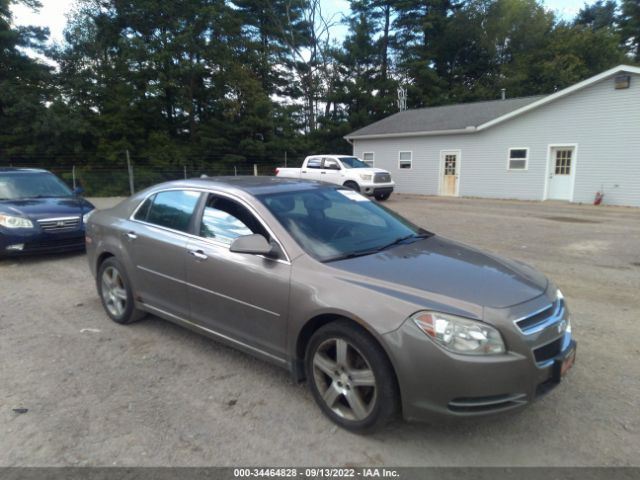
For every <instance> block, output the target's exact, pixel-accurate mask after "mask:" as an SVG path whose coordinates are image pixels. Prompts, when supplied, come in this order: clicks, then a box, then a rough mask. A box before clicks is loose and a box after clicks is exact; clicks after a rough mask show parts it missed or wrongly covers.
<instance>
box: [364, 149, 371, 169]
mask: <svg viewBox="0 0 640 480" xmlns="http://www.w3.org/2000/svg"><path fill="white" fill-rule="evenodd" d="M362 161H363V162H364V163H366V164H367V165H369V166H370V167H373V152H364V153H363V154H362Z"/></svg>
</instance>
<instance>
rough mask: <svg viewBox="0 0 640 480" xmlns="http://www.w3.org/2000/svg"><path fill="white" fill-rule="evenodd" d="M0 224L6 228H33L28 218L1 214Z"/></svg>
mask: <svg viewBox="0 0 640 480" xmlns="http://www.w3.org/2000/svg"><path fill="white" fill-rule="evenodd" d="M0 225H1V226H3V227H5V228H33V223H32V222H31V220H29V219H28V218H24V217H14V216H11V215H4V214H0Z"/></svg>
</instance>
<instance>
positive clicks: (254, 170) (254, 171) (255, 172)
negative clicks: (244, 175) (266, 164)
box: [253, 163, 258, 177]
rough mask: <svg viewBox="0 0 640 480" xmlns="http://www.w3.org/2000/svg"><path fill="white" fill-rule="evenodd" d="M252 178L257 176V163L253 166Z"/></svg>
mask: <svg viewBox="0 0 640 480" xmlns="http://www.w3.org/2000/svg"><path fill="white" fill-rule="evenodd" d="M253 176H254V177H257V176H258V164H257V163H254V164H253Z"/></svg>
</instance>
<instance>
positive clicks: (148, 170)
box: [0, 158, 304, 197]
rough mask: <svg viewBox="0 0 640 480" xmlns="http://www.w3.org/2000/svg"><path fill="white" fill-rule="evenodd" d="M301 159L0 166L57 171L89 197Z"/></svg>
mask: <svg viewBox="0 0 640 480" xmlns="http://www.w3.org/2000/svg"><path fill="white" fill-rule="evenodd" d="M303 160H304V158H293V159H291V158H289V159H287V160H286V162H285V160H282V161H270V162H268V163H265V162H264V161H261V162H255V163H254V162H251V161H243V162H235V163H231V162H205V161H202V162H192V163H185V164H182V165H154V164H153V163H152V162H150V161H147V160H141V159H135V158H131V160H130V161H129V163H127V161H126V160H123V162H122V163H121V164H114V163H113V162H92V163H87V162H82V161H73V160H71V161H70V160H66V161H64V162H59V161H54V160H51V159H43V158H38V159H35V158H32V159H29V158H21V159H19V160H2V159H0V168H2V167H20V168H41V169H45V170H49V171H51V172H52V173H54V174H56V175H57V176H58V177H60V178H61V179H62V180H64V181H65V183H67V185H69V187H71V188H74V189H75V188H77V187H80V188H82V190H83V194H84V195H85V196H89V197H113V196H128V195H130V194H131V193H132V192H137V191H139V190H142V189H145V188H147V187H150V186H152V185H155V184H158V183H162V182H167V181H171V180H181V179H188V178H198V177H201V176H203V175H206V176H209V177H213V176H239V175H267V176H270V175H275V169H276V168H277V167H283V166H285V164H286V166H288V167H299V166H301V165H302V161H303Z"/></svg>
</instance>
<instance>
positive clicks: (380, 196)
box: [376, 193, 391, 202]
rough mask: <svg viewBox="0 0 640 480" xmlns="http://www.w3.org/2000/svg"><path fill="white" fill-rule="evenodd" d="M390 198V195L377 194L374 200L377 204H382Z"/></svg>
mask: <svg viewBox="0 0 640 480" xmlns="http://www.w3.org/2000/svg"><path fill="white" fill-rule="evenodd" d="M390 196H391V194H390V193H379V194H377V195H376V200H378V201H379V202H384V201H385V200H386V199H387V198H389V197H390Z"/></svg>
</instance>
